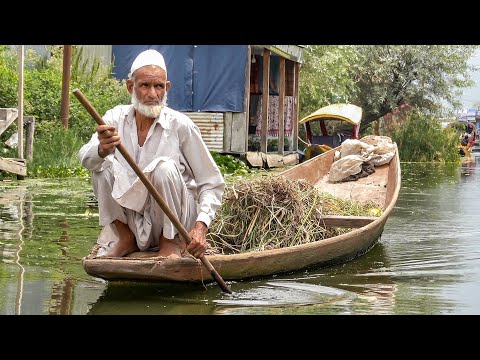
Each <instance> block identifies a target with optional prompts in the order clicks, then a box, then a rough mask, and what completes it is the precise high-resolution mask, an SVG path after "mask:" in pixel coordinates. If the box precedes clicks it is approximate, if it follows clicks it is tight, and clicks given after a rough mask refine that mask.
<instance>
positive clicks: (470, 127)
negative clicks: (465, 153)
mask: <svg viewBox="0 0 480 360" xmlns="http://www.w3.org/2000/svg"><path fill="white" fill-rule="evenodd" d="M465 134H466V138H467V147H468V148H469V149H471V148H473V145H474V143H475V138H476V137H477V129H476V128H475V124H473V123H471V122H467V124H465Z"/></svg>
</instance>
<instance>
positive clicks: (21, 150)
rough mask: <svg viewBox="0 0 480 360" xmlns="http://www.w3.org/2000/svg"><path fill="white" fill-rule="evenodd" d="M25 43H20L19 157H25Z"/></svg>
mask: <svg viewBox="0 0 480 360" xmlns="http://www.w3.org/2000/svg"><path fill="white" fill-rule="evenodd" d="M23 53H24V45H18V119H17V127H18V144H17V145H18V146H17V150H18V158H19V159H23V67H24V62H25V61H24V56H23Z"/></svg>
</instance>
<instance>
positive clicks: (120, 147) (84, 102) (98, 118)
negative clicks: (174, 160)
mask: <svg viewBox="0 0 480 360" xmlns="http://www.w3.org/2000/svg"><path fill="white" fill-rule="evenodd" d="M73 94H74V95H75V96H76V98H77V99H78V100H79V101H80V103H81V104H82V105H83V106H84V107H85V109H87V111H88V113H89V114H90V115H91V116H92V117H93V119H94V120H95V121H96V122H97V124H98V125H105V122H104V121H103V119H102V117H101V116H100V115H99V114H98V112H97V111H96V110H95V108H94V107H93V106H92V105H91V104H90V102H89V101H88V100H87V99H86V98H85V96H84V95H83V94H82V92H81V91H80V90H78V89H75V90H73ZM117 149H118V151H120V154H122V155H123V157H124V158H125V160H127V162H128V164H129V165H130V166H131V167H132V169H133V171H135V174H137V176H138V178H139V179H140V180H141V181H142V182H143V184H144V185H145V187H146V188H147V190H148V191H149V193H150V194H151V195H152V196H153V198H154V199H155V200H156V201H157V203H158V205H160V208H161V209H162V210H163V212H164V213H165V215H167V216H168V218H169V219H170V221H171V222H172V223H173V225H174V226H175V227H176V228H177V230H178V232H179V233H180V235H181V236H182V238H184V239H185V241H186V242H187V244H190V242H191V241H192V239H190V235H189V234H188V231H187V230H186V229H185V227H184V226H183V225H182V223H181V222H180V221H179V220H178V219H177V218H176V216H175V214H174V213H173V212H172V211H171V210H170V208H169V207H168V204H167V203H166V202H165V200H163V198H162V196H161V195H160V193H159V192H158V191H157V189H155V187H154V186H153V184H152V183H151V182H150V180H148V178H147V177H146V176H145V174H144V173H143V172H142V170H140V168H139V167H138V165H137V163H136V162H135V160H134V159H133V158H132V156H131V155H130V154H129V153H128V151H127V149H125V147H124V146H123V145H122V144H120V145H118V146H117ZM200 261H201V262H202V264H203V265H204V266H205V267H206V268H207V269H208V271H210V275H212V277H213V278H214V279H215V281H216V282H217V284H218V285H219V286H220V288H221V289H222V290H223V291H224V292H226V293H229V294H231V293H232V290H230V289H229V287H228V286H227V284H226V283H225V281H223V279H222V277H221V276H220V274H219V273H218V272H217V271H216V270H215V269H214V267H213V266H212V264H211V263H210V261H208V259H207V258H206V257H205V256H202V257H201V258H200Z"/></svg>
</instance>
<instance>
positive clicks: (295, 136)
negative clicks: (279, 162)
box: [293, 63, 300, 151]
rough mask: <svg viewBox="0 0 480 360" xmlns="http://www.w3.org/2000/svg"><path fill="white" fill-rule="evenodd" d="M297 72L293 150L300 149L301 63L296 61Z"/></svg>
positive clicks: (295, 75) (294, 94)
mask: <svg viewBox="0 0 480 360" xmlns="http://www.w3.org/2000/svg"><path fill="white" fill-rule="evenodd" d="M294 69H295V70H294V71H295V74H294V79H295V80H294V81H295V83H294V84H295V85H294V90H293V100H294V106H295V107H294V109H295V110H294V112H293V114H294V117H293V151H297V150H298V120H299V119H298V114H299V108H300V104H299V99H298V87H299V86H298V85H299V83H300V64H299V63H295V68H294Z"/></svg>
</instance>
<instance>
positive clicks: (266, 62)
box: [260, 48, 270, 154]
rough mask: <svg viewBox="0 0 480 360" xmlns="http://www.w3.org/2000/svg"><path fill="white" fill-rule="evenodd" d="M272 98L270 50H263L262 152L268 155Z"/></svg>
mask: <svg viewBox="0 0 480 360" xmlns="http://www.w3.org/2000/svg"><path fill="white" fill-rule="evenodd" d="M269 98H270V50H269V49H267V48H265V49H263V86H262V120H261V121H262V130H261V132H260V134H261V138H260V151H261V152H263V153H265V154H266V153H267V144H268V141H267V137H268V109H269V103H268V102H269Z"/></svg>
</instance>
